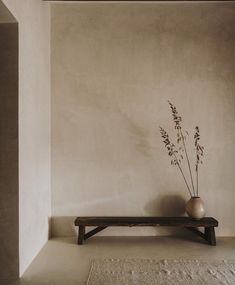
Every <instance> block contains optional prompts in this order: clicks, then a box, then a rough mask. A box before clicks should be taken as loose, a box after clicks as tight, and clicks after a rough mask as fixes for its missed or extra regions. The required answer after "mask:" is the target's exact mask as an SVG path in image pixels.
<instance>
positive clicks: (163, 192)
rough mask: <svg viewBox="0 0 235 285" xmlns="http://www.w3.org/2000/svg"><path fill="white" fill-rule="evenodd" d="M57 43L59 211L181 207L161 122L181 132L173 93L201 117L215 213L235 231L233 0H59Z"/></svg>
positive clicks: (192, 118)
mask: <svg viewBox="0 0 235 285" xmlns="http://www.w3.org/2000/svg"><path fill="white" fill-rule="evenodd" d="M51 43H52V214H53V216H54V217H57V218H58V217H59V216H71V215H73V216H78V215H154V214H158V215H178V214H181V213H182V206H183V205H184V199H186V200H187V199H188V198H189V197H188V196H187V190H186V188H185V186H184V183H183V180H182V178H181V176H180V175H179V173H178V170H177V169H176V168H175V167H173V166H171V165H170V162H169V158H168V157H167V154H166V151H165V149H164V147H163V144H162V142H161V138H160V135H159V130H158V127H159V125H161V126H163V127H164V128H166V129H167V130H169V132H170V134H171V135H172V134H173V132H174V130H173V125H172V121H171V115H170V110H169V107H168V105H167V100H168V99H170V100H171V101H172V102H174V103H175V104H176V105H177V106H178V110H179V112H180V114H181V115H182V116H183V126H184V127H185V128H186V129H187V130H188V131H189V133H190V134H191V135H192V132H193V129H194V127H195V126H196V125H199V126H200V129H201V142H202V144H203V145H204V147H205V154H206V155H205V161H204V165H203V166H202V168H201V171H200V195H201V197H202V198H203V200H204V201H205V204H206V211H207V215H208V216H214V217H215V218H217V219H218V220H219V223H220V226H219V228H218V230H217V234H218V235H221V236H223V235H224V236H232V235H234V234H235V222H234V218H233V215H234V204H235V192H234V185H235V175H234V173H235V150H234V143H235V132H234V130H235V129H234V124H235V84H234V81H235V80H234V79H235V73H234V72H235V66H234V59H235V4H234V3H224V4H215V3H210V4H206V3H200V4H199V3H184V4H183V3H174V4H173V3H171V4H169V3H161V4H156V3H155V4H154V3H145V4H143V3H142V4H141V3H129V4H127V3H122V4H121V3H116V4H110V3H109V4H108V3H103V4H102V3H99V4H94V3H92V4H84V3H83V4H78V3H77V4H75V3H74V4H71V3H70V4H53V5H52V42H51ZM188 143H189V144H190V145H191V146H192V147H191V150H190V157H192V156H193V145H192V141H190V140H189V141H188ZM65 220H66V221H67V219H64V220H63V219H62V221H65ZM69 223H70V224H67V228H66V231H69V230H71V232H72V222H71V220H69ZM55 224H57V225H58V224H59V221H58V222H55ZM60 226H61V225H60ZM57 230H58V227H57V228H56V231H57ZM60 230H61V228H60V229H59V231H60ZM66 231H65V232H66ZM65 232H64V234H66V233H65ZM109 233H112V234H117V235H118V234H128V235H133V234H138V235H139V234H146V235H148V234H150V235H151V234H155V233H156V232H155V231H154V230H153V229H139V228H138V229H118V230H114V229H111V230H109V231H106V232H104V234H109ZM158 233H163V231H161V232H160V231H158ZM57 234H59V233H58V232H57Z"/></svg>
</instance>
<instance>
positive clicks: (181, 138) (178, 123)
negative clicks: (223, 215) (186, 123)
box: [160, 101, 205, 219]
mask: <svg viewBox="0 0 235 285" xmlns="http://www.w3.org/2000/svg"><path fill="white" fill-rule="evenodd" d="M168 103H169V105H170V109H171V113H172V117H173V123H174V129H175V131H176V142H175V143H174V141H173V139H172V138H170V136H169V134H168V133H167V132H166V131H165V129H163V128H162V127H160V133H161V137H162V139H163V143H164V145H165V148H166V150H167V153H168V155H169V157H170V159H171V164H172V165H174V166H176V167H177V168H178V169H179V172H180V174H181V176H182V178H183V181H184V183H185V186H186V188H187V191H188V193H189V195H190V197H191V199H190V200H189V201H188V202H187V203H186V212H187V214H188V215H189V216H190V217H192V218H195V219H201V218H203V217H204V215H205V210H204V203H203V201H202V200H201V198H200V197H199V191H198V188H199V175H198V174H199V165H200V164H202V157H203V155H204V147H203V146H202V145H201V144H200V143H199V141H200V132H199V127H198V126H196V127H195V133H194V136H193V138H194V147H195V149H194V150H195V176H193V173H194V172H193V169H192V166H191V162H190V158H189V153H188V146H187V137H188V136H189V133H188V132H187V131H185V130H183V128H182V117H181V116H180V115H179V113H178V111H177V109H176V107H175V106H174V105H173V104H172V103H171V102H170V101H168ZM184 161H185V162H186V163H185V164H186V168H187V170H188V171H185V169H184V166H185V165H184V164H183V162H184Z"/></svg>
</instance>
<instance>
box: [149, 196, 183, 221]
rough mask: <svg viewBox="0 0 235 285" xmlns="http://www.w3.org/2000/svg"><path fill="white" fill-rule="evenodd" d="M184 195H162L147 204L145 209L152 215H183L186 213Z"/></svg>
mask: <svg viewBox="0 0 235 285" xmlns="http://www.w3.org/2000/svg"><path fill="white" fill-rule="evenodd" d="M185 203H186V200H185V199H184V197H182V196H180V195H177V194H174V195H162V196H159V197H158V198H156V199H155V200H151V201H150V202H149V203H148V204H147V205H146V206H145V211H146V212H147V213H148V214H150V215H152V216H159V215H160V216H168V217H170V216H173V217H174V216H182V215H184V213H185Z"/></svg>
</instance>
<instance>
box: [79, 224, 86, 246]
mask: <svg viewBox="0 0 235 285" xmlns="http://www.w3.org/2000/svg"><path fill="white" fill-rule="evenodd" d="M84 237H85V226H79V230H78V244H83V242H84Z"/></svg>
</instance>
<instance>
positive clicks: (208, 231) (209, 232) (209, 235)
mask: <svg viewBox="0 0 235 285" xmlns="http://www.w3.org/2000/svg"><path fill="white" fill-rule="evenodd" d="M205 236H206V240H207V241H208V242H209V243H210V245H216V238H215V228H214V227H208V228H205Z"/></svg>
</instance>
